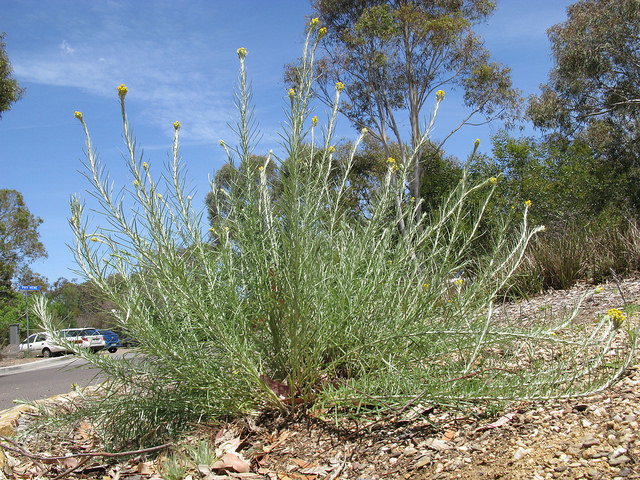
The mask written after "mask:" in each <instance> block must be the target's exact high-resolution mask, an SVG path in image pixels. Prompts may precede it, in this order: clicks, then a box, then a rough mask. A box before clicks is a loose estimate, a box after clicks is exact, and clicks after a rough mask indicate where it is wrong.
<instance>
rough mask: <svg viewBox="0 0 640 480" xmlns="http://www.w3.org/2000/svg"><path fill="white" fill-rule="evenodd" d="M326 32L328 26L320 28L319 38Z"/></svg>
mask: <svg viewBox="0 0 640 480" xmlns="http://www.w3.org/2000/svg"><path fill="white" fill-rule="evenodd" d="M326 34H327V27H322V28H321V29H320V30H318V40H320V39H321V38H322V37H324V36H325V35H326Z"/></svg>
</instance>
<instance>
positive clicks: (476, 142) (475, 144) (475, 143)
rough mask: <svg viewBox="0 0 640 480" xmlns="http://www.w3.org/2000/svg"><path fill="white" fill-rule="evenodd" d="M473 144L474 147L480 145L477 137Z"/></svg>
mask: <svg viewBox="0 0 640 480" xmlns="http://www.w3.org/2000/svg"><path fill="white" fill-rule="evenodd" d="M473 146H474V148H478V147H479V146H480V139H479V138H476V141H475V142H473Z"/></svg>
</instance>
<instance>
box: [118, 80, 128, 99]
mask: <svg viewBox="0 0 640 480" xmlns="http://www.w3.org/2000/svg"><path fill="white" fill-rule="evenodd" d="M127 92H128V90H127V87H125V86H124V83H121V84H120V86H119V87H118V96H119V97H120V100H124V97H125V95H126V94H127Z"/></svg>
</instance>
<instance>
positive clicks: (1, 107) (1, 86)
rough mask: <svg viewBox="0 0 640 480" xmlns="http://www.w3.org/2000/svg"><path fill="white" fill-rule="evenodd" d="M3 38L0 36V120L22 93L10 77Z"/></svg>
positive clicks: (9, 65) (9, 64)
mask: <svg viewBox="0 0 640 480" xmlns="http://www.w3.org/2000/svg"><path fill="white" fill-rule="evenodd" d="M4 37H5V34H4V33H2V34H0V118H1V117H2V112H5V111H7V110H11V104H12V103H14V102H16V101H17V100H18V99H20V97H21V96H22V94H23V93H24V89H22V88H21V87H20V85H18V82H17V81H16V79H15V78H13V77H12V73H13V70H12V68H11V62H9V56H8V55H7V51H6V45H5V43H4Z"/></svg>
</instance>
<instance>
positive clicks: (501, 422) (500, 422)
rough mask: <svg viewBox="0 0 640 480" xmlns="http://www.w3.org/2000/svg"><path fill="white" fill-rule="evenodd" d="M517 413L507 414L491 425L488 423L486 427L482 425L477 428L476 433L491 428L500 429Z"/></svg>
mask: <svg viewBox="0 0 640 480" xmlns="http://www.w3.org/2000/svg"><path fill="white" fill-rule="evenodd" d="M517 413H518V412H510V413H507V414H506V415H503V416H502V417H500V418H499V419H498V420H496V421H495V422H493V423H490V424H488V425H483V426H482V427H478V428H476V430H475V431H476V432H481V431H483V430H489V429H491V428H497V427H501V426H503V425H504V424H506V423H508V422H510V421H511V420H513V418H514V417H515V416H516V415H517Z"/></svg>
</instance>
